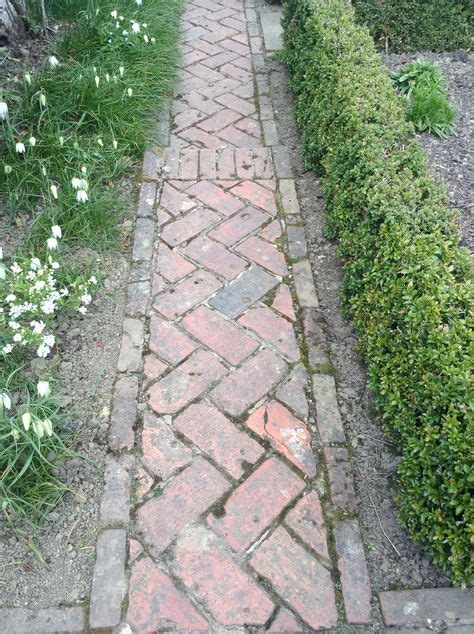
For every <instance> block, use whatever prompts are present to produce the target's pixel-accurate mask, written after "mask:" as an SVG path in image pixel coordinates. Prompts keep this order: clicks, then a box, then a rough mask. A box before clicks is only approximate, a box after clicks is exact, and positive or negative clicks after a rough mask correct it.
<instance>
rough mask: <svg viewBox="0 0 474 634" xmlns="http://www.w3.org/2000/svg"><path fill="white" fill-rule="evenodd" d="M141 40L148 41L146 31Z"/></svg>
mask: <svg viewBox="0 0 474 634" xmlns="http://www.w3.org/2000/svg"><path fill="white" fill-rule="evenodd" d="M143 40H144V42H145V44H148V42H149V41H150V40H149V38H148V35H147V34H146V33H145V35H144V36H143Z"/></svg>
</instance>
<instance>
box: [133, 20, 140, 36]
mask: <svg viewBox="0 0 474 634" xmlns="http://www.w3.org/2000/svg"><path fill="white" fill-rule="evenodd" d="M132 33H140V25H139V24H138V22H132Z"/></svg>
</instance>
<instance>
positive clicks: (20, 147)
mask: <svg viewBox="0 0 474 634" xmlns="http://www.w3.org/2000/svg"><path fill="white" fill-rule="evenodd" d="M15 150H16V151H17V152H18V154H23V152H24V151H25V144H24V143H21V142H19V143H17V144H16V145H15Z"/></svg>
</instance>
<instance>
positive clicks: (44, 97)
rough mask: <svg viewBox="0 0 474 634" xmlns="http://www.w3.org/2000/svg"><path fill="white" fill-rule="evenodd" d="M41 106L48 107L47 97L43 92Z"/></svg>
mask: <svg viewBox="0 0 474 634" xmlns="http://www.w3.org/2000/svg"><path fill="white" fill-rule="evenodd" d="M40 104H41V105H42V106H43V108H44V106H45V105H46V95H45V94H44V92H42V93H41V95H40Z"/></svg>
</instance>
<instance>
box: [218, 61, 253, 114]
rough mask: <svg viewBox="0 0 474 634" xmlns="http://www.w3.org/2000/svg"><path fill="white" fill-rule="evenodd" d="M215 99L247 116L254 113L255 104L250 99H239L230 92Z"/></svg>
mask: <svg viewBox="0 0 474 634" xmlns="http://www.w3.org/2000/svg"><path fill="white" fill-rule="evenodd" d="M222 54H223V55H232V56H233V57H235V56H234V55H233V54H232V53H222ZM216 101H217V102H219V103H221V104H222V105H223V106H227V107H228V108H232V110H236V111H237V112H239V113H240V114H241V115H243V116H245V117H248V116H249V115H251V114H254V113H255V104H254V103H253V102H252V101H251V100H250V101H247V100H246V99H241V98H240V97H236V96H235V95H232V94H230V93H225V94H224V95H219V97H216Z"/></svg>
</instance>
